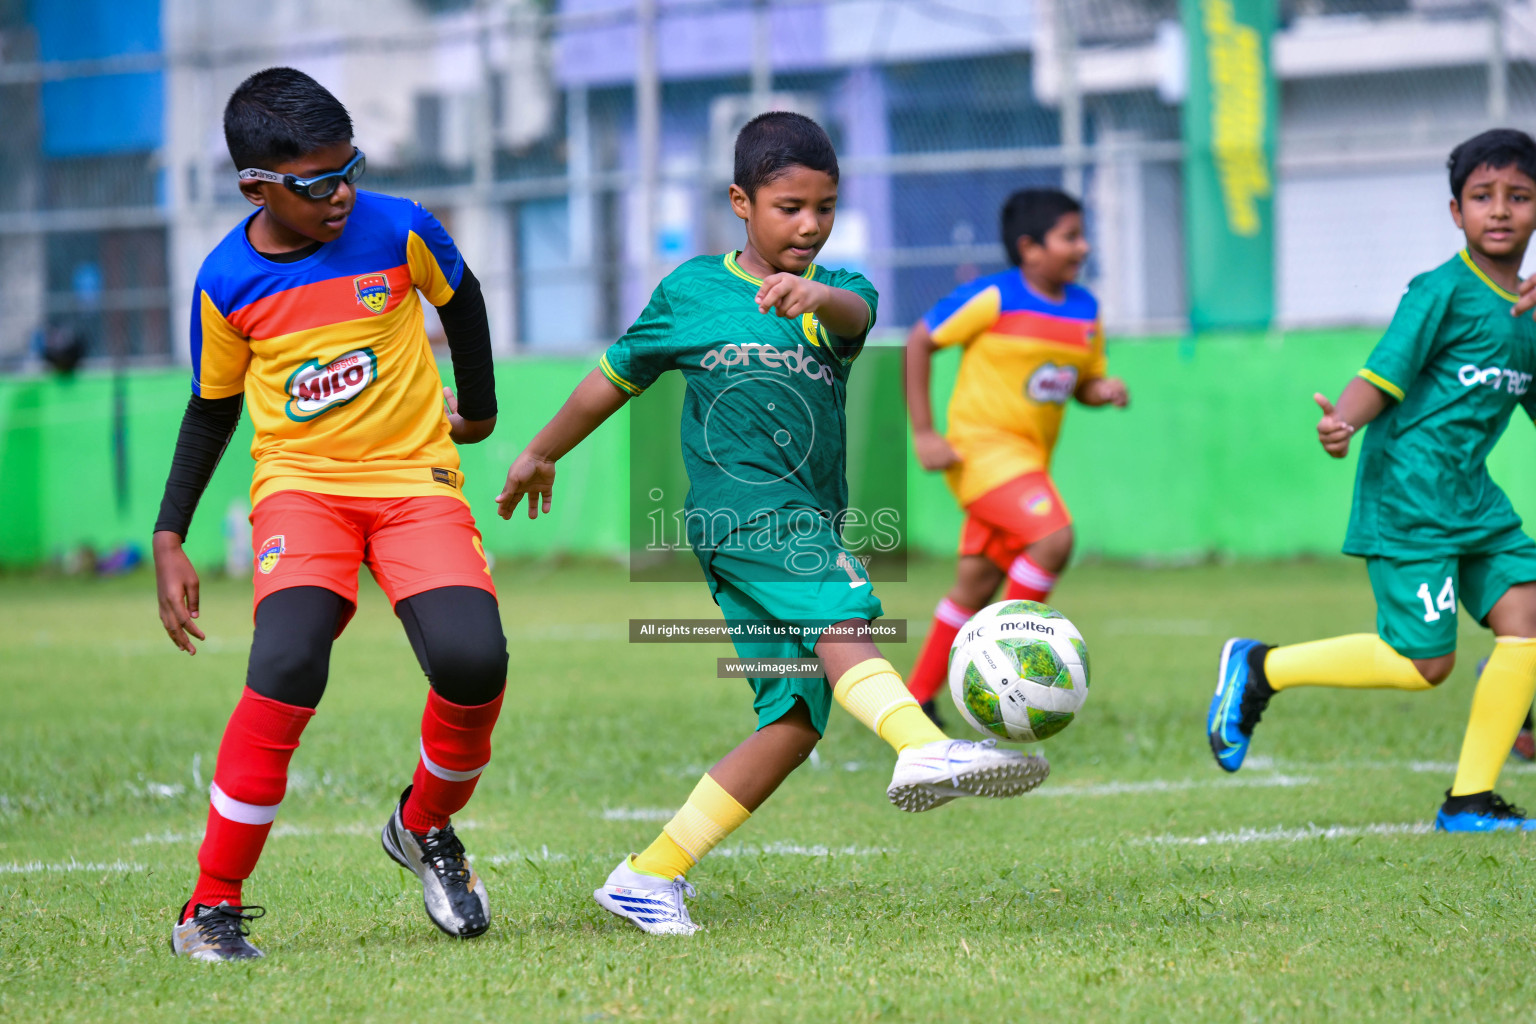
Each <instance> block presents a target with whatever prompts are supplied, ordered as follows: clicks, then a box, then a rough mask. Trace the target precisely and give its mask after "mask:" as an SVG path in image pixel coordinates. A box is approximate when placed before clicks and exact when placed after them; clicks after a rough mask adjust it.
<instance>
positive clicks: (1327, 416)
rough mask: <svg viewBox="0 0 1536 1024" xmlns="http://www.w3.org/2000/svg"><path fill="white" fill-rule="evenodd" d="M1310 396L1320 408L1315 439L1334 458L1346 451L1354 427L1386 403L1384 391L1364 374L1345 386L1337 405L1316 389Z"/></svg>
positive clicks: (1362, 422) (1378, 413)
mask: <svg viewBox="0 0 1536 1024" xmlns="http://www.w3.org/2000/svg"><path fill="white" fill-rule="evenodd" d="M1312 400H1313V401H1314V402H1316V403H1317V404H1318V406H1319V407H1320V408H1321V409H1322V410H1323V418H1322V419H1320V420H1318V421H1317V440H1318V442H1319V443H1321V444H1322V446H1323V451H1325V452H1327V453H1328V454H1329V455H1332V456H1333V457H1334V458H1336V459H1342V458H1343V457H1344V456H1345V455H1348V454H1349V439H1350V438H1351V437H1353V436H1354V433H1355V431H1356V430H1358V429H1360V428H1361V427H1363V426H1365V425H1366V424H1367V423H1369V422H1371V421H1372V420H1374V419H1375V418H1376V417H1377V416H1380V415H1381V413H1382V410H1383V409H1385V408H1386V407H1387V400H1388V398H1387V395H1386V393H1385V392H1383V391H1382V390H1381V389H1379V388H1377V387H1376V386H1375V385H1374V384H1372V383H1371V382H1370V381H1367V380H1366V379H1365V378H1364V377H1356V378H1355V379H1354V380H1352V381H1350V382H1349V383H1348V384H1347V385H1345V387H1344V393H1343V394H1342V395H1340V396H1339V403H1338V405H1334V404H1333V403H1332V402H1330V401H1328V398H1327V396H1326V395H1324V394H1322V393H1321V392H1318V393H1317V394H1314V395H1313V396H1312Z"/></svg>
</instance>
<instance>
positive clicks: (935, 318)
mask: <svg viewBox="0 0 1536 1024" xmlns="http://www.w3.org/2000/svg"><path fill="white" fill-rule="evenodd" d="M1002 234H1003V247H1004V248H1005V249H1006V250H1007V252H1008V258H1009V260H1010V261H1011V262H1012V263H1013V264H1014V268H1015V269H1012V270H1005V271H1003V272H1002V273H999V274H992V275H989V276H987V277H981V278H978V279H976V280H975V281H972V282H970V283H969V284H965V285H961V286H960V287H959V288H956V289H955V290H954V291H953V292H951V293H950V294H949V295H947V296H946V297H945V298H944V299H942V300H941V301H940V302H939V303H938V304H937V305H935V306H934V307H933V308H932V309H931V310H929V311H928V315H927V316H925V317H923V319H922V320H920V321H918V322H917V323H916V324H915V325H913V327H912V331H911V333H910V334H909V335H908V336H907V357H906V365H907V409H908V412H909V414H910V415H911V417H912V435H913V445H914V447H915V448H916V449H917V458H918V461H919V462H920V463H921V464H922V466H923V468H924V469H927V470H944V476H945V481H946V482H947V483H948V484H949V488H950V490H951V491H953V492H954V495H955V500H956V501H958V502H959V503H960V507H961V508H963V509H965V514H966V519H965V527H964V530H963V532H962V533H961V537H960V564H959V566H958V568H957V570H956V573H955V585H954V587H952V588H951V589H950V592H949V594H948V595H946V596H945V598H944V599H943V600H942V601H940V602H939V605H938V607H937V608H935V609H934V617H933V625H932V627H930V629H929V631H928V640H927V642H926V643H925V644H924V645H923V650H922V653H921V654H920V655H919V656H918V659H917V666H916V667H915V668H913V670H912V677H911V679H909V680H908V682H907V686H908V688H909V689H910V690H911V692H912V696H913V697H914V698H916V699H917V700H918V701H919V702H920V703H922V705H923V707H924V710H926V711H927V712H928V713H929V714H930V715H936V710H935V708H934V704H933V697H934V694H936V693H937V692H938V691H939V688H940V687H942V686H943V685H944V681H945V680H944V677H945V670H946V668H947V666H948V663H949V648H950V645H951V644H952V643H954V640H955V636H956V634H957V633H958V632H959V630H960V627H962V626H963V625H965V622H966V620H967V619H969V618H970V617H971V616H972V615H975V614H976V612H978V611H979V610H981V608H983V607H984V606H985V605H987V604H989V603H991V601H992V598H993V597H994V595H996V593H997V588H998V586H999V585H1000V584H1001V583H1002V582H1003V580H1004V578H1005V577H1006V578H1007V580H1008V590H1007V597H1008V598H1009V599H1010V600H1013V599H1018V600H1025V601H1041V602H1044V601H1045V600H1046V599H1047V598H1049V597H1050V594H1051V590H1052V588H1054V587H1055V585H1056V579H1057V577H1058V576H1059V575H1060V573H1061V570H1062V569H1063V568H1064V567H1065V566H1066V564H1067V560H1068V558H1070V557H1071V555H1072V539H1073V537H1072V517H1071V516H1070V515H1069V514H1068V513H1067V508H1066V505H1065V504H1063V503H1062V500H1061V495H1059V494H1058V493H1056V486H1055V484H1054V483H1052V482H1051V475H1050V466H1051V451H1052V449H1053V448H1054V447H1055V446H1056V436H1057V434H1058V432H1059V431H1060V429H1061V417H1062V414H1063V412H1064V411H1065V409H1066V405H1067V402H1068V401H1070V400H1072V399H1076V400H1077V401H1078V402H1080V403H1081V404H1083V405H1113V406H1116V407H1118V408H1122V409H1123V408H1124V407H1125V406H1126V404H1127V403H1128V402H1129V401H1130V394H1129V392H1128V391H1127V390H1126V386H1125V383H1124V382H1123V381H1121V380H1119V379H1117V378H1114V377H1108V376H1106V375H1105V372H1106V367H1105V360H1104V332H1103V331H1102V329H1101V328H1100V324H1099V304H1098V302H1097V300H1095V299H1094V297H1093V295H1092V294H1091V293H1090V292H1089V291H1088V289H1086V288H1083V287H1080V286H1079V285H1077V284H1076V283H1074V282H1075V281H1076V280H1077V275H1078V272H1079V271H1080V270H1081V269H1082V266H1083V261H1084V260H1085V259H1087V258H1088V240H1087V239H1086V238H1085V237H1084V235H1083V213H1082V206H1081V205H1080V204H1079V203H1078V202H1077V200H1075V199H1073V198H1072V197H1071V196H1069V195H1067V194H1066V193H1064V192H1059V191H1056V190H1055V189H1024V190H1023V191H1020V192H1015V193H1014V194H1013V195H1011V196H1009V197H1008V201H1007V202H1006V203H1005V204H1004V205H1003V212H1002ZM951 345H961V346H964V351H963V353H962V355H961V357H960V373H959V376H958V378H957V379H956V381H955V390H954V394H953V395H952V396H951V397H950V400H949V417H948V419H949V431H948V435H947V436H945V435H941V434H939V433H938V431H936V430H935V429H934V426H933V406H932V404H931V400H930V398H929V380H930V376H931V364H932V360H933V353H934V352H935V351H936V350H938V349H940V348H947V347H949V346H951Z"/></svg>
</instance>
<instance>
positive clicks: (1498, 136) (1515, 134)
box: [1445, 128, 1536, 203]
mask: <svg viewBox="0 0 1536 1024" xmlns="http://www.w3.org/2000/svg"><path fill="white" fill-rule="evenodd" d="M1511 164H1513V165H1514V166H1515V168H1516V169H1517V170H1518V171H1519V172H1520V173H1521V174H1523V175H1525V176H1526V177H1527V178H1530V179H1531V180H1532V181H1536V139H1532V138H1531V137H1530V136H1529V135H1527V134H1526V133H1525V132H1522V131H1520V130H1519V129H1517V128H1493V129H1490V130H1489V131H1486V132H1483V133H1482V134H1481V135H1474V136H1472V137H1471V138H1470V139H1468V140H1467V141H1466V142H1463V143H1462V144H1461V145H1459V146H1457V147H1456V148H1455V149H1453V150H1451V156H1450V159H1448V160H1446V162H1445V167H1446V170H1448V171H1450V172H1451V196H1452V198H1454V199H1455V200H1456V201H1457V202H1458V203H1459V202H1461V190H1462V189H1464V188H1466V187H1467V179H1468V178H1470V177H1472V172H1473V171H1475V170H1477V169H1478V168H1479V167H1488V168H1490V169H1492V170H1495V171H1497V170H1500V169H1501V168H1504V167H1508V166H1509V165H1511Z"/></svg>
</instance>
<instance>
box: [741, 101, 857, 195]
mask: <svg viewBox="0 0 1536 1024" xmlns="http://www.w3.org/2000/svg"><path fill="white" fill-rule="evenodd" d="M790 167H809V168H810V169H811V170H813V171H825V172H826V173H828V174H830V175H831V176H832V180H833V181H836V180H837V152H836V150H834V149H833V148H832V140H831V139H829V138H828V137H827V133H826V132H825V131H824V130H823V129H822V127H821V125H819V124H817V123H816V122H815V121H812V120H811V119H810V118H808V117H806V116H805V115H804V114H795V113H791V112H790V111H788V110H770V111H769V112H768V113H766V114H758V115H757V116H756V117H754V118H753V119H752V120H750V121H748V122H747V123H746V126H745V127H743V128H742V129H741V132H740V133H739V134H738V135H737V136H736V170H735V182H736V187H737V188H739V189H741V190H742V191H743V192H745V193H746V194H747V198H748V199H755V198H757V190H758V189H760V188H762V187H763V186H764V185H766V184H768V183H769V182H770V181H772V180H773V179H774V178H777V177H778V176H779V175H781V174H783V173H784V171H785V170H786V169H787V168H790Z"/></svg>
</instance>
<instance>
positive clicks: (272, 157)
mask: <svg viewBox="0 0 1536 1024" xmlns="http://www.w3.org/2000/svg"><path fill="white" fill-rule="evenodd" d="M351 139H352V118H351V117H350V116H349V115H348V114H347V108H346V107H344V106H342V105H341V101H340V100H338V99H337V98H336V97H335V96H332V95H331V93H330V90H328V89H327V88H326V87H325V86H323V85H321V84H320V83H319V82H317V81H315V80H314V79H313V78H310V77H309V76H308V75H306V74H305V73H304V72H302V71H300V70H298V69H297V68H267V69H266V70H265V71H258V72H256V73H255V74H254V75H252V76H251V77H250V78H247V79H246V80H245V81H243V82H241V83H240V85H239V87H238V88H236V89H235V91H234V92H233V93H231V94H230V97H229V102H228V103H227V104H225V106H224V142H225V144H226V145H228V146H229V155H230V158H231V159H232V160H234V162H235V169H236V170H239V171H243V170H245V169H246V168H247V167H260V168H262V169H264V170H271V169H272V167H273V166H274V165H276V164H280V163H284V162H286V161H288V160H294V159H297V158H298V157H301V156H303V155H305V154H306V153H313V152H314V151H315V150H317V149H324V148H325V147H326V146H333V145H335V144H336V143H338V142H349V141H351Z"/></svg>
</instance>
